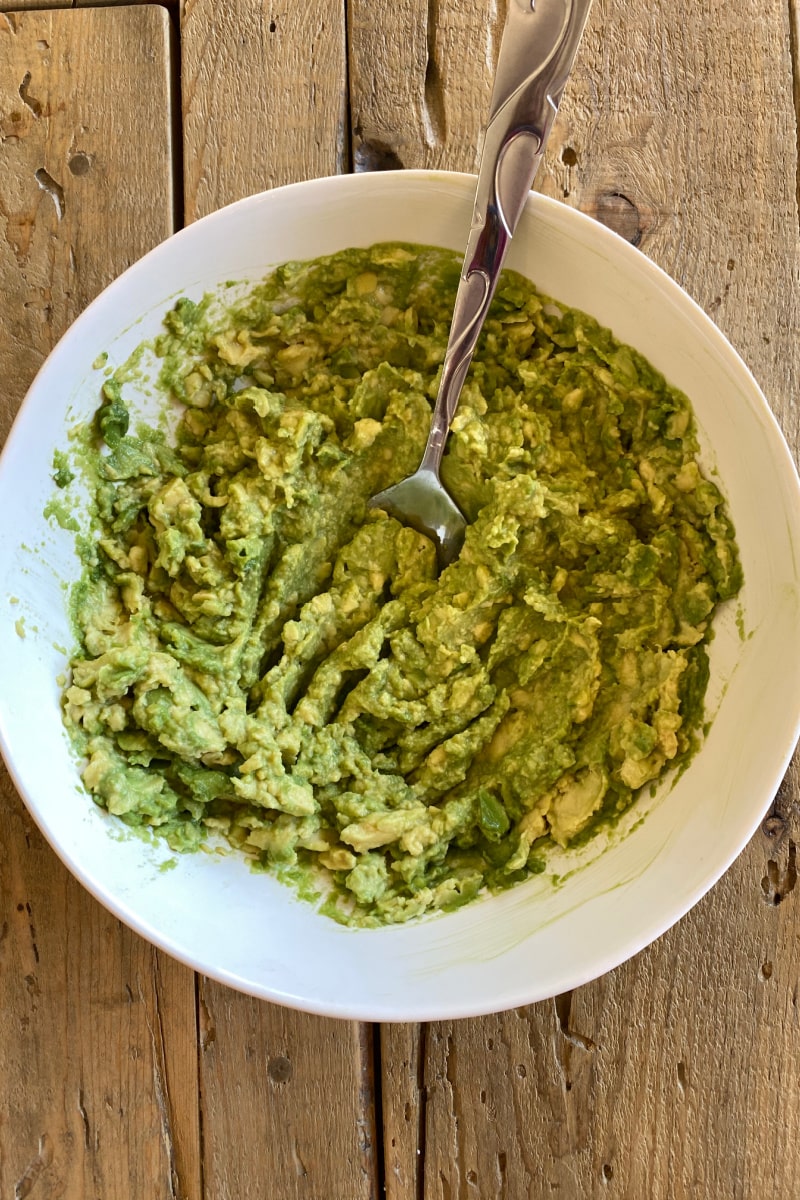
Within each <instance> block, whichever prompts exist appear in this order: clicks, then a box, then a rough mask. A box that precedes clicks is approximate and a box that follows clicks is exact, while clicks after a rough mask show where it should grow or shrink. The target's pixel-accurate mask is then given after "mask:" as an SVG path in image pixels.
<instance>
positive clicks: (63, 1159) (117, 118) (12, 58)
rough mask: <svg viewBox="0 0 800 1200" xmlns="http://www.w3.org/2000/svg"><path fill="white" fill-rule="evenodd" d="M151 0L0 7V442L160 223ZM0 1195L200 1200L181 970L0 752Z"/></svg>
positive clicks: (161, 182) (159, 26) (162, 52)
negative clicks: (82, 859) (57, 354)
mask: <svg viewBox="0 0 800 1200" xmlns="http://www.w3.org/2000/svg"><path fill="white" fill-rule="evenodd" d="M169 65H170V64H169V46H168V21H167V18H166V14H165V12H164V10H163V9H159V8H156V7H147V8H144V7H142V8H123V9H120V10H117V11H115V12H111V11H110V10H102V9H92V10H85V11H83V12H70V11H63V10H62V11H59V12H47V13H45V12H38V13H32V12H31V13H16V14H13V15H9V16H6V17H3V16H0V113H2V117H0V328H2V330H3V337H2V339H0V377H2V379H3V384H4V386H3V389H2V393H0V441H1V440H2V439H3V438H4V437H5V434H6V433H7V431H8V428H9V426H10V423H11V419H12V417H13V414H14V412H15V411H16V408H17V406H18V404H19V401H20V400H21V398H22V396H23V394H24V392H25V389H26V388H27V386H28V384H29V383H30V380H31V378H32V376H33V374H34V372H35V370H36V369H37V367H38V366H39V364H40V363H41V361H42V359H43V358H44V356H45V355H46V354H47V352H48V350H49V349H50V347H51V346H52V344H53V342H54V341H55V340H56V338H57V337H58V336H59V335H60V334H61V333H62V332H63V331H64V330H65V329H66V327H67V326H68V324H69V323H70V322H71V321H72V320H73V319H74V318H75V317H76V316H77V315H78V313H79V312H80V310H81V309H82V308H83V307H84V305H85V304H86V303H88V301H89V300H90V299H91V298H92V297H93V296H94V295H95V294H96V293H97V292H98V291H99V290H100V289H101V288H102V287H103V286H104V285H105V284H106V283H107V282H108V281H109V280H110V279H111V278H112V277H113V276H115V275H116V274H118V273H119V272H120V271H121V270H122V269H123V268H124V267H126V266H127V265H128V264H129V263H130V262H131V261H132V260H133V259H134V258H137V257H139V256H140V255H141V254H143V253H144V252H145V251H146V250H148V249H149V248H150V247H151V246H153V245H154V244H155V243H156V242H158V241H159V240H161V239H162V238H164V237H166V236H167V235H168V234H169V233H170V231H171V228H172V196H171V180H172V166H171V146H170V82H169ZM0 1012H2V1014H3V1020H2V1022H0V1079H2V1081H3V1086H2V1088H0V1194H2V1195H4V1196H15V1197H18V1198H22V1197H25V1196H28V1195H29V1194H32V1195H34V1196H36V1195H38V1194H42V1195H44V1194H46V1195H48V1196H85V1197H91V1198H92V1200H95V1198H99V1197H106V1196H123V1195H136V1196H148V1197H154V1198H155V1197H170V1198H176V1197H183V1198H189V1197H191V1198H192V1200H195V1198H196V1200H199V1198H200V1155H199V1119H198V1102H197V1051H196V1039H195V1026H196V1020H195V1003H194V977H193V975H192V973H191V972H190V971H187V970H186V969H185V968H184V967H181V966H179V965H178V964H177V963H175V962H173V961H172V960H170V959H168V958H166V957H165V956H162V955H161V954H159V953H157V952H156V951H155V950H153V949H152V947H150V946H148V945H147V944H146V943H145V942H143V941H142V940H141V939H139V938H138V937H136V936H135V935H134V934H132V933H130V931H129V930H127V929H126V928H125V927H124V926H122V925H121V924H120V923H119V922H118V921H117V920H115V919H114V918H113V917H111V916H110V914H108V913H107V912H106V911H105V910H104V909H103V908H101V907H100V906H99V905H98V904H97V903H96V902H95V901H94V900H93V899H92V898H91V897H90V896H89V895H88V893H86V892H85V891H84V890H83V888H82V887H80V885H79V884H78V883H76V882H75V880H74V879H73V878H72V877H71V876H70V875H69V874H68V873H67V872H66V871H65V869H64V868H63V867H62V866H61V864H60V863H59V861H58V860H57V859H56V857H55V855H54V854H53V852H52V851H51V850H50V849H49V847H48V846H47V845H46V843H45V842H44V840H43V838H42V837H41V835H40V834H39V833H38V831H37V829H36V828H35V827H34V825H33V823H32V821H31V820H30V818H29V816H28V815H27V813H26V811H25V809H24V808H23V806H22V803H21V801H20V800H19V798H18V797H17V796H16V794H15V793H14V790H13V788H12V786H11V782H10V780H9V778H8V775H7V774H6V772H5V770H4V769H0Z"/></svg>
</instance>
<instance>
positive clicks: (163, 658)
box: [59, 244, 741, 924]
mask: <svg viewBox="0 0 800 1200" xmlns="http://www.w3.org/2000/svg"><path fill="white" fill-rule="evenodd" d="M458 275H459V262H458V260H457V258H456V257H455V256H454V255H452V254H450V253H447V252H444V251H440V250H435V249H430V248H423V247H415V246H409V245H396V244H392V245H379V246H373V247H372V248H370V249H367V250H349V251H346V252H343V253H339V254H336V255H334V256H332V257H330V258H326V259H320V260H316V261H313V262H310V263H293V264H289V265H287V266H284V267H281V268H280V269H278V270H277V271H275V272H274V274H273V275H271V276H270V278H269V279H267V280H266V282H265V283H263V284H261V285H259V286H257V287H256V288H254V289H253V290H252V291H251V292H250V293H249V294H248V295H247V297H246V299H245V300H243V301H239V302H238V303H234V304H233V305H232V306H231V307H230V308H229V309H227V310H225V313H224V316H223V317H222V318H220V317H218V316H217V317H215V318H214V319H212V318H211V312H212V309H211V308H210V307H209V305H208V304H207V303H205V302H204V303H203V304H201V305H195V304H193V303H192V302H191V301H189V300H186V299H184V300H181V301H179V302H178V304H177V305H176V307H175V308H174V310H173V311H171V312H170V313H169V314H168V315H167V317H166V318H165V332H164V335H163V336H162V337H161V338H160V340H159V343H158V345H157V351H158V354H159V355H160V356H161V357H162V359H163V369H162V372H161V382H162V385H163V387H164V390H165V403H167V402H168V401H167V400H166V394H169V395H170V396H171V400H172V401H173V402H174V401H177V402H179V404H180V405H181V406H183V407H182V415H181V417H180V421H179V424H178V426H177V432H176V435H175V437H174V438H170V439H168V438H166V437H165V436H164V434H163V433H161V432H158V431H155V430H147V429H141V430H139V431H138V432H137V435H136V436H132V435H131V433H130V430H129V424H130V420H129V411H128V403H127V401H126V399H125V395H124V393H125V391H126V388H128V387H129V386H132V383H131V374H132V373H131V372H130V371H128V373H127V374H126V373H125V371H124V370H123V371H121V372H119V373H118V374H117V375H112V376H111V377H110V378H109V379H108V380H107V381H106V383H105V385H104V389H103V390H104V398H103V404H102V406H101V407H100V409H99V411H98V413H97V417H96V420H95V423H94V426H93V428H92V430H91V431H90V436H89V438H88V441H89V442H90V443H91V446H92V449H91V452H90V455H89V457H90V458H91V471H90V472H89V474H90V476H91V480H92V482H91V487H92V492H93V507H94V510H95V517H94V529H93V531H92V533H91V535H90V536H84V537H83V538H82V539H81V540H80V543H79V544H80V547H81V552H82V555H83V558H84V562H85V571H84V575H83V578H82V580H81V582H80V583H79V584H78V585H77V586H76V587H75V589H74V591H73V595H72V611H73V615H74V618H75V623H76V628H77V630H78V636H79V648H78V650H77V652H76V654H75V655H74V657H73V660H72V678H71V682H70V685H69V686H68V687H67V689H66V691H65V696H64V710H65V719H66V722H67V725H68V726H69V728H70V730H71V731H72V733H73V735H74V736H75V738H76V741H77V743H78V745H79V747H80V749H81V751H82V753H83V754H84V756H85V759H86V766H85V770H84V775H83V778H84V781H85V784H86V786H87V788H88V789H89V790H90V791H91V793H92V794H93V795H94V797H95V798H96V800H97V802H98V803H99V804H101V805H103V806H104V807H105V808H107V809H108V811H109V812H111V813H113V814H116V815H118V816H119V817H121V818H122V820H123V821H125V822H127V823H129V824H130V825H134V826H139V827H142V826H144V827H147V828H149V829H152V830H154V831H155V832H157V833H160V834H163V835H164V836H165V837H166V839H167V840H168V842H169V844H170V845H171V846H172V847H173V848H175V849H187V848H193V847H196V846H197V845H198V844H199V843H200V841H201V840H202V839H203V838H204V837H205V836H206V835H207V834H208V833H209V832H214V833H217V834H221V835H222V836H223V837H224V838H226V839H228V841H229V842H230V843H232V844H233V845H234V846H235V847H238V848H239V849H241V850H242V851H243V852H245V853H246V854H247V855H249V856H251V857H252V859H253V860H254V861H255V862H256V863H257V864H259V865H261V866H263V867H265V868H269V869H274V870H277V871H278V872H279V873H280V874H282V875H283V876H284V877H285V878H287V879H288V880H289V881H290V882H292V883H293V885H294V886H296V887H297V888H298V890H299V891H300V892H301V894H303V895H306V896H307V895H308V894H309V891H310V889H312V888H315V887H317V885H319V888H320V891H321V892H322V893H325V894H326V895H327V899H326V901H325V911H326V912H328V913H329V914H330V915H331V916H334V917H335V918H336V919H338V920H342V921H347V922H351V923H359V924H385V923H391V922H400V921H405V920H407V919H409V918H412V917H416V916H418V915H420V914H422V913H425V912H427V911H432V910H436V909H450V908H453V907H456V906H458V905H461V904H463V903H464V902H466V901H468V900H470V899H471V898H473V897H474V896H476V895H477V894H478V893H479V892H480V891H481V890H482V889H484V888H487V887H488V888H489V889H491V890H496V889H500V888H504V887H507V886H509V885H511V884H514V883H517V882H519V881H521V880H523V879H525V878H526V877H528V876H530V875H531V874H533V873H538V872H540V871H541V870H542V869H543V863H544V861H546V855H547V847H548V846H550V845H552V844H553V843H558V844H559V845H562V846H567V845H570V844H571V843H573V842H574V841H576V840H578V839H582V838H585V837H586V836H587V835H588V834H589V833H590V832H591V831H592V830H593V829H594V828H595V827H596V826H597V825H598V823H602V822H604V821H605V822H607V821H610V820H612V819H614V817H616V816H617V815H618V814H619V813H621V812H623V811H624V810H625V809H626V808H628V807H629V806H630V804H631V802H632V800H633V798H634V796H635V795H636V793H637V791H638V789H640V788H641V787H643V786H644V785H650V784H652V783H653V781H655V780H657V779H659V778H660V776H661V775H662V774H663V773H664V772H665V771H666V770H667V769H668V768H670V767H671V766H675V765H678V764H681V763H685V762H686V761H687V760H688V758H689V756H690V755H691V754H692V752H693V751H694V750H695V749H696V747H697V743H698V738H699V735H700V730H701V725H702V720H703V696H704V692H705V688H706V683H707V679H708V660H707V654H706V645H707V642H708V639H709V636H710V630H711V621H712V617H713V614H714V611H715V608H716V606H717V605H718V604H719V602H720V601H723V600H725V599H727V598H729V597H731V596H733V595H734V594H735V593H736V592H737V590H738V588H739V586H740V584H741V569H740V566H739V559H738V554H737V549H736V544H735V540H734V533H733V528H732V525H731V522H730V519H729V517H728V515H727V513H726V508H725V503H724V500H723V497H722V494H721V493H720V491H719V489H718V488H717V487H716V485H715V484H714V483H713V482H711V481H710V480H709V479H707V478H705V477H704V476H703V474H702V473H701V471H700V469H699V467H698V465H697V462H696V452H697V443H696V437H695V432H694V426H693V420H692V413H691V409H690V406H689V403H688V401H687V399H686V398H685V397H684V396H683V395H681V394H679V393H678V392H676V391H675V390H673V389H671V388H670V387H669V386H667V384H666V383H665V381H664V379H663V378H662V377H661V376H660V375H659V374H658V373H657V372H656V371H654V370H653V369H652V368H651V367H650V366H649V365H648V363H647V362H645V361H644V360H643V359H642V358H641V356H640V355H638V354H637V353H636V352H635V351H634V350H632V349H630V348H628V347H626V346H623V345H620V344H619V343H618V342H616V341H615V339H614V338H613V336H612V335H611V333H610V332H609V331H608V330H606V329H603V328H602V327H601V326H599V325H598V324H597V322H596V321H594V320H593V319H591V318H590V317H587V316H585V315H584V314H582V313H580V312H576V311H573V310H570V309H567V308H564V307H563V306H560V305H557V304H554V303H552V302H550V301H548V300H547V299H546V298H544V297H542V296H540V295H539V294H538V293H537V291H536V290H535V288H534V287H533V285H532V284H530V283H529V282H528V281H526V280H524V279H522V278H521V277H519V276H516V275H514V274H511V273H506V274H505V275H504V277H503V280H502V281H501V284H500V287H499V289H498V293H497V297H496V300H495V302H494V304H493V307H492V310H491V313H490V316H489V319H488V321H487V323H486V328H485V330H484V333H483V335H482V337H481V340H480V343H479V346H478V350H477V353H476V356H475V360H474V363H473V366H472V369H471V372H470V375H469V377H468V380H467V383H466V386H465V388H464V391H463V394H462V398H461V403H460V406H459V409H458V412H457V414H456V418H455V421H454V423H453V427H452V432H451V435H450V439H449V443H448V448H447V454H446V457H445V462H444V468H443V477H444V480H445V482H446V484H447V486H448V487H449V489H450V490H451V492H452V494H453V495H454V497H455V498H456V500H457V502H458V503H459V505H460V506H461V508H462V510H463V511H464V512H465V514H466V515H467V517H468V520H469V522H470V524H469V528H468V531H467V537H466V541H465V544H464V548H463V550H462V553H461V555H460V557H459V558H458V560H457V561H456V562H455V563H453V564H452V565H451V566H449V567H448V568H446V569H445V570H444V571H443V572H442V573H441V574H440V575H438V574H437V569H436V557H435V552H434V548H433V546H432V544H431V543H430V542H429V541H428V540H427V539H426V538H425V537H423V536H422V535H421V534H419V533H417V532H415V531H414V530H412V529H409V528H407V527H404V526H403V525H401V524H399V523H398V522H397V521H396V520H394V519H392V518H390V517H388V516H387V515H386V514H385V513H383V512H381V511H374V510H368V508H367V501H368V499H369V497H370V496H371V495H372V494H373V493H375V492H377V491H378V490H380V489H381V488H384V487H386V486H388V485H389V484H390V483H392V482H395V481H397V480H399V479H401V478H403V477H404V476H405V475H407V474H409V473H410V472H411V471H412V470H413V469H414V468H415V467H416V465H417V463H418V461H419V458H420V455H421V451H422V447H423V444H424V441H425V437H426V433H427V429H428V425H429V420H430V414H431V407H432V402H433V400H434V398H435V395H436V390H437V382H438V373H439V369H440V366H441V362H442V359H443V355H444V348H445V344H446V339H447V333H448V327H449V322H450V316H451V312H452V306H453V299H454V294H455V288H456V285H457V281H458ZM84 462H85V460H84ZM63 468H64V463H63V462H61V463H60V464H59V470H61V471H62V475H61V480H60V482H62V481H63V482H66V474H65V473H64V472H63ZM326 885H329V886H326Z"/></svg>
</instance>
